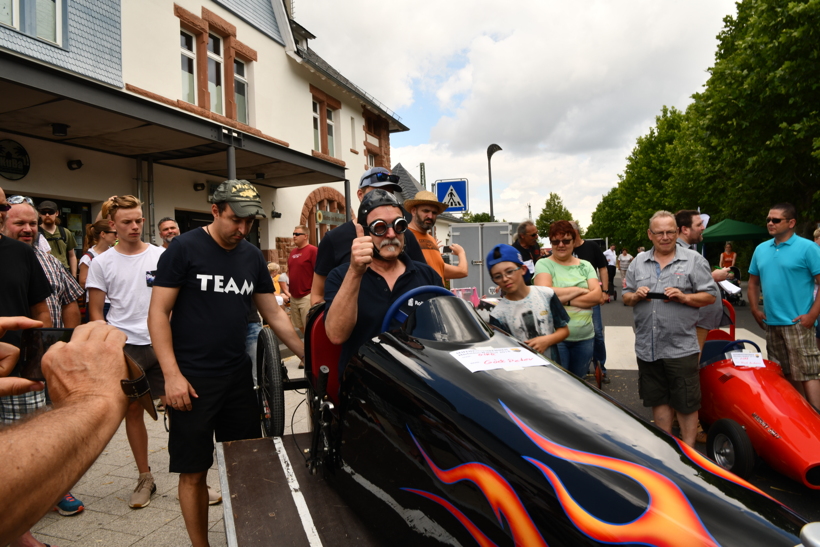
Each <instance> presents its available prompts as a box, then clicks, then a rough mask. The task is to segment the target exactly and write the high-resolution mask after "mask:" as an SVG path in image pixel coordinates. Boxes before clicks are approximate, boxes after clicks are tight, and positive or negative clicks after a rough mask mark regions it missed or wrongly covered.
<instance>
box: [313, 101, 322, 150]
mask: <svg viewBox="0 0 820 547" xmlns="http://www.w3.org/2000/svg"><path fill="white" fill-rule="evenodd" d="M321 126H322V120H321V118H320V116H319V103H317V102H316V101H313V149H314V150H316V151H319V152H321V150H322V130H321Z"/></svg>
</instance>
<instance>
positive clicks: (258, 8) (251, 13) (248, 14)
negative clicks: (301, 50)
mask: <svg viewBox="0 0 820 547" xmlns="http://www.w3.org/2000/svg"><path fill="white" fill-rule="evenodd" d="M214 2H216V3H217V4H219V5H220V6H222V7H223V8H225V9H227V10H228V11H230V12H231V13H233V14H234V15H236V16H237V17H239V18H240V19H242V20H243V21H245V22H246V23H248V24H249V25H251V26H252V27H255V28H256V29H257V30H259V31H260V32H262V33H264V34H265V35H267V36H269V37H271V38H273V39H274V40H276V41H277V42H279V43H280V44H284V43H285V41H284V40H283V39H282V33H281V32H280V31H279V24H278V22H277V21H276V13H275V12H274V11H273V4H271V1H270V0H214Z"/></svg>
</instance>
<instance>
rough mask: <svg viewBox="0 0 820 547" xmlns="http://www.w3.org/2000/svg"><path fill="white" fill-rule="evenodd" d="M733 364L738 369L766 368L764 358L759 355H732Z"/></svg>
mask: <svg viewBox="0 0 820 547" xmlns="http://www.w3.org/2000/svg"><path fill="white" fill-rule="evenodd" d="M732 363H734V365H735V366H736V367H755V368H765V367H766V365H765V364H764V363H763V356H762V355H761V354H759V353H732Z"/></svg>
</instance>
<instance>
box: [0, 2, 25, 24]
mask: <svg viewBox="0 0 820 547" xmlns="http://www.w3.org/2000/svg"><path fill="white" fill-rule="evenodd" d="M0 23H2V24H4V25H8V26H10V27H14V28H17V27H18V26H19V25H20V6H19V2H18V0H0Z"/></svg>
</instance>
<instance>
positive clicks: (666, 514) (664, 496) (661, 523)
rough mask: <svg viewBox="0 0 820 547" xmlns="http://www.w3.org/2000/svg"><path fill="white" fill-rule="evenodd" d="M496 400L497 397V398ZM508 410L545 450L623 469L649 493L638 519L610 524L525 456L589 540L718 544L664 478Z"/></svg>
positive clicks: (671, 546)
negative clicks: (558, 439)
mask: <svg viewBox="0 0 820 547" xmlns="http://www.w3.org/2000/svg"><path fill="white" fill-rule="evenodd" d="M499 402H500V401H499ZM501 405H502V406H503V407H504V410H506V412H507V414H508V415H509V416H510V418H512V420H513V421H514V422H515V423H516V425H518V427H519V428H520V429H521V431H523V432H524V434H525V435H527V436H528V437H529V438H530V440H532V441H533V442H534V443H535V444H536V445H537V446H538V447H539V448H541V449H542V450H543V451H544V452H547V453H548V454H551V455H553V456H555V457H556V458H560V459H563V460H566V461H571V462H575V463H580V464H583V465H594V466H598V467H602V468H605V469H610V470H612V471H615V472H617V473H622V474H623V475H626V476H627V477H630V478H632V479H633V480H635V481H637V482H638V484H640V485H642V486H643V488H644V489H645V490H646V491H647V493H648V494H649V504H648V506H647V508H646V510H645V511H644V512H643V513H642V514H641V516H640V517H638V518H637V519H635V520H634V521H632V522H629V523H625V524H613V523H609V522H605V521H602V520H600V519H597V518H595V517H594V516H592V515H591V514H589V513H588V512H587V511H586V510H584V509H583V508H582V507H581V506H580V505H579V504H578V503H577V502H576V501H575V500H574V499H573V498H572V496H570V494H569V492H568V491H567V489H566V488H565V487H564V485H563V483H562V482H561V479H560V478H559V477H558V476H557V475H556V474H555V473H554V472H553V471H552V469H550V468H549V467H548V466H547V465H545V464H544V463H542V462H540V461H538V460H536V459H534V458H527V457H525V458H524V459H526V460H527V461H528V462H530V463H531V464H533V465H534V466H535V467H537V468H538V469H539V470H540V471H541V472H542V473H543V474H544V476H545V477H546V478H547V480H548V481H549V482H550V484H552V486H553V488H554V489H555V492H556V494H557V496H558V498H559V500H560V502H561V505H562V506H563V508H564V512H565V513H566V514H567V516H568V517H569V519H570V520H571V521H572V522H573V524H575V526H576V527H578V529H579V530H581V531H582V532H584V533H585V534H586V535H587V536H589V537H590V538H592V539H594V540H596V541H600V542H605V543H643V544H647V545H654V546H657V547H675V546H677V545H702V546H712V547H716V546H718V545H719V544H718V543H717V541H716V540H715V538H714V537H712V535H711V534H710V533H709V532H708V531H707V530H706V528H705V527H704V526H703V523H702V522H701V520H700V518H699V517H698V515H697V513H695V510H694V508H693V507H692V505H691V504H690V503H689V500H688V499H687V498H686V496H685V495H684V494H683V492H682V491H681V490H680V488H678V486H677V485H676V484H675V483H673V482H672V481H671V480H669V479H668V478H666V477H664V476H663V475H661V474H659V473H657V472H655V471H652V470H651V469H648V468H646V467H643V466H641V465H638V464H635V463H632V462H627V461H624V460H619V459H617V458H611V457H607V456H600V455H597V454H590V453H588V452H581V451H578V450H573V449H571V448H567V447H565V446H562V445H559V444H557V443H554V442H552V441H550V440H549V439H547V438H546V437H543V436H541V435H540V434H538V433H536V432H535V431H534V430H532V429H531V428H530V427H529V426H527V425H526V424H525V423H524V422H523V421H521V419H520V418H518V416H516V415H515V414H514V413H513V412H512V411H511V410H510V409H509V408H507V406H506V405H504V403H503V402H502V403H501Z"/></svg>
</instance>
